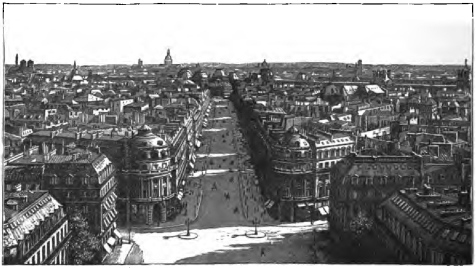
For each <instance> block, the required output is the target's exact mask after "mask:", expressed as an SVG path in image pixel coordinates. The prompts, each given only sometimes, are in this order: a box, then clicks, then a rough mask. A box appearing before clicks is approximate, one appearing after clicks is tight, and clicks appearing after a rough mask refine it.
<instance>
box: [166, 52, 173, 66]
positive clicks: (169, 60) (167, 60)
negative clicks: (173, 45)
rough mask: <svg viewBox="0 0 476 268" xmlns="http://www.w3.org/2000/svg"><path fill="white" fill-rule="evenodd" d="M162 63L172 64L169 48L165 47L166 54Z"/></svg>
mask: <svg viewBox="0 0 476 268" xmlns="http://www.w3.org/2000/svg"><path fill="white" fill-rule="evenodd" d="M164 64H165V66H170V65H172V56H170V49H167V56H165V60H164Z"/></svg>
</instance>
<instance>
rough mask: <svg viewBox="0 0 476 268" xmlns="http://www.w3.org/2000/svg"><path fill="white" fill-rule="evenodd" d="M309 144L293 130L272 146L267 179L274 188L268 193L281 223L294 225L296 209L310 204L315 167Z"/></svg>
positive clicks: (292, 128) (296, 130)
mask: <svg viewBox="0 0 476 268" xmlns="http://www.w3.org/2000/svg"><path fill="white" fill-rule="evenodd" d="M312 144H313V143H312V142H310V141H308V140H307V139H306V138H305V137H304V136H303V135H301V134H300V133H299V131H298V129H297V128H296V127H295V126H293V127H291V128H290V129H289V130H287V131H286V132H285V133H284V135H283V136H282V137H281V138H280V139H278V140H277V142H276V143H275V144H274V145H273V146H272V155H271V173H272V174H270V175H271V176H268V177H269V178H272V180H273V182H270V183H271V184H274V186H272V187H271V188H270V189H274V191H275V194H274V196H275V199H276V200H275V201H276V202H277V203H278V204H277V205H278V214H279V217H280V219H281V220H287V221H291V222H294V221H295V219H296V208H298V207H301V206H302V205H304V204H306V202H309V204H310V203H311V202H312V201H313V198H314V193H313V192H314V189H315V187H314V186H315V185H314V184H315V164H314V158H313V155H314V154H313V147H312V146H313V145H312ZM273 187H274V188H273ZM272 195H273V194H272ZM299 218H301V217H299Z"/></svg>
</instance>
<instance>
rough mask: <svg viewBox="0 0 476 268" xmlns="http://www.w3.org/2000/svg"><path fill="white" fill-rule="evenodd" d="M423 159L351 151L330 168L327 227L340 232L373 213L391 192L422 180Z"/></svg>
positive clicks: (418, 184) (347, 229) (337, 232)
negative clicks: (358, 153)
mask: <svg viewBox="0 0 476 268" xmlns="http://www.w3.org/2000/svg"><path fill="white" fill-rule="evenodd" d="M422 169H423V167H422V160H421V157H420V156H418V155H412V156H363V155H357V154H355V153H352V154H350V155H349V156H347V157H346V158H344V159H343V160H342V161H340V162H338V163H337V164H336V165H335V166H334V167H333V168H332V169H331V172H330V174H331V190H330V204H329V205H330V212H331V213H330V218H329V224H330V230H331V231H332V232H333V233H335V234H340V235H343V234H344V233H345V232H346V231H349V230H350V224H351V222H352V221H353V220H354V219H355V218H358V217H360V216H366V217H369V216H371V215H373V214H374V212H375V211H376V209H377V207H378V205H379V204H380V203H381V202H382V201H383V200H384V199H385V198H386V197H388V196H390V195H391V194H392V193H393V192H395V191H397V190H399V189H402V188H405V187H407V188H414V187H417V186H420V185H421V183H422Z"/></svg>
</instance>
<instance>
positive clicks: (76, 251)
mask: <svg viewBox="0 0 476 268" xmlns="http://www.w3.org/2000/svg"><path fill="white" fill-rule="evenodd" d="M69 226H70V229H71V240H70V241H69V251H70V254H69V261H70V264H73V265H87V264H99V263H100V262H101V261H100V254H99V252H100V241H99V239H98V238H97V237H96V236H94V235H93V234H92V233H91V232H90V231H89V224H88V222H87V220H86V219H85V218H84V216H83V215H82V214H81V212H80V211H79V209H75V210H74V211H73V213H72V214H70V216H69Z"/></svg>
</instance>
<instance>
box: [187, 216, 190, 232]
mask: <svg viewBox="0 0 476 268" xmlns="http://www.w3.org/2000/svg"><path fill="white" fill-rule="evenodd" d="M186 224H187V236H190V218H187V221H186Z"/></svg>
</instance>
